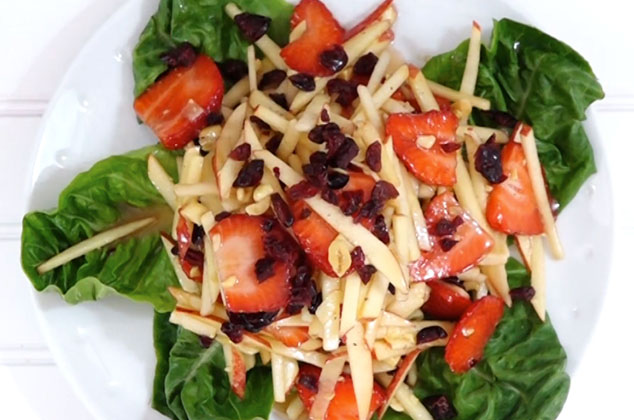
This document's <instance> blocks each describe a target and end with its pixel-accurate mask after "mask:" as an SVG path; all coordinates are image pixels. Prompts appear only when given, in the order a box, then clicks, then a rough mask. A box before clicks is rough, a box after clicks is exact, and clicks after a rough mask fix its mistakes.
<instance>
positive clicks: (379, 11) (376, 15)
mask: <svg viewBox="0 0 634 420" xmlns="http://www.w3.org/2000/svg"><path fill="white" fill-rule="evenodd" d="M393 2H394V0H385V1H384V2H383V3H381V4H379V6H378V7H377V8H376V9H374V11H373V12H372V13H370V14H369V15H368V16H367V17H366V18H365V19H363V20H362V21H361V22H359V23H358V24H356V25H355V26H354V27H352V28H351V29H350V30H348V31H347V32H346V35H345V39H346V40H348V39H350V38H352V37H353V36H355V35H356V34H358V33H359V32H361V31H363V30H364V29H365V28H367V27H368V26H370V25H372V24H373V23H374V22H376V21H378V20H379V19H380V18H381V15H383V13H385V11H386V10H387V9H388V8H389V7H390V6H391V5H392V3H393ZM387 32H391V31H389V30H388V31H387Z"/></svg>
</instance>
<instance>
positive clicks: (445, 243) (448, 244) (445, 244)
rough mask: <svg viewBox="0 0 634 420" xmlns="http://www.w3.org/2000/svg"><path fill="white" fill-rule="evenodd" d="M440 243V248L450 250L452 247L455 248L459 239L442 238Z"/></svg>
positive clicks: (445, 250)
mask: <svg viewBox="0 0 634 420" xmlns="http://www.w3.org/2000/svg"><path fill="white" fill-rule="evenodd" d="M439 243H440V249H442V250H443V251H444V252H449V251H450V250H451V248H453V247H454V246H455V245H456V244H457V243H458V241H456V240H455V239H451V238H442V239H441V240H440V241H439Z"/></svg>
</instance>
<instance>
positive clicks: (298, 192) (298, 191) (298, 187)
mask: <svg viewBox="0 0 634 420" xmlns="http://www.w3.org/2000/svg"><path fill="white" fill-rule="evenodd" d="M318 192H319V188H318V187H315V186H314V185H313V184H311V183H310V182H308V181H300V182H298V183H297V184H295V185H293V186H292V187H290V188H289V189H288V191H287V193H288V198H290V199H291V200H292V201H297V200H302V199H304V198H310V197H314V196H316V195H317V193H318Z"/></svg>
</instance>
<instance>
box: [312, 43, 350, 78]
mask: <svg viewBox="0 0 634 420" xmlns="http://www.w3.org/2000/svg"><path fill="white" fill-rule="evenodd" d="M319 62H320V63H321V65H322V66H324V67H325V68H327V69H328V70H331V71H333V72H334V73H338V72H340V71H341V70H343V69H344V67H346V64H348V54H346V50H344V49H343V47H342V46H341V45H335V46H334V47H332V48H330V49H329V50H326V51H324V52H322V53H321V54H320V55H319Z"/></svg>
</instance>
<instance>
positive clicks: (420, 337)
mask: <svg viewBox="0 0 634 420" xmlns="http://www.w3.org/2000/svg"><path fill="white" fill-rule="evenodd" d="M445 337H447V331H445V330H444V329H443V328H441V327H439V326H437V325H434V326H433V327H427V328H423V329H422V330H420V331H419V332H418V334H416V344H425V343H431V342H432V341H436V340H439V339H441V338H445Z"/></svg>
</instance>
